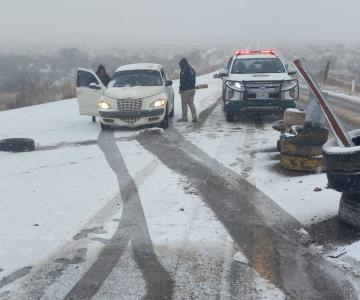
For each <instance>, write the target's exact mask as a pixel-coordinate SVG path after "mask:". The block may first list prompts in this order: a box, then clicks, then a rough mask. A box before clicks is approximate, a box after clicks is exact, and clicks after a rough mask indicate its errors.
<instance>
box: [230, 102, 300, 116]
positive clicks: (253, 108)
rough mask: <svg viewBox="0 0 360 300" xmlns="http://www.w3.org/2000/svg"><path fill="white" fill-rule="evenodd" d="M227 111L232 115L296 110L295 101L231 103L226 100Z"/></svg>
mask: <svg viewBox="0 0 360 300" xmlns="http://www.w3.org/2000/svg"><path fill="white" fill-rule="evenodd" d="M224 105H225V111H228V112H232V113H239V112H247V111H249V112H273V111H279V110H285V109H287V108H295V107H296V103H295V101H294V100H281V101H279V100H249V101H242V100H240V101H229V100H226V101H225V103H224Z"/></svg>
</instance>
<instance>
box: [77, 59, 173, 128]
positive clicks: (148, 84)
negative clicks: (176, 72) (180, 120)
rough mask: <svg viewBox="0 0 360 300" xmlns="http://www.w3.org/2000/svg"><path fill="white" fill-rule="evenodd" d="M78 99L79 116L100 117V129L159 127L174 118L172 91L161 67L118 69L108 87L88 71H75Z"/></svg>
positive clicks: (149, 65) (133, 65)
mask: <svg viewBox="0 0 360 300" xmlns="http://www.w3.org/2000/svg"><path fill="white" fill-rule="evenodd" d="M77 99H78V104H79V111H80V114H81V115H88V116H92V118H93V121H94V120H95V117H96V116H100V124H101V128H102V129H104V130H106V129H110V128H111V127H112V126H121V127H138V126H144V125H159V126H160V127H162V128H167V127H168V125H169V118H172V117H173V116H174V91H173V88H172V81H171V80H168V77H167V76H166V73H165V70H164V67H163V66H162V65H159V64H145V63H144V64H130V65H125V66H122V67H120V68H118V69H117V70H116V71H115V73H114V75H113V77H112V79H111V81H110V82H109V84H108V86H107V87H105V86H104V85H103V84H102V82H101V80H100V79H99V77H98V76H97V75H96V74H95V73H94V72H93V71H91V70H86V69H78V73H77Z"/></svg>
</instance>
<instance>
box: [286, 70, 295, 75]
mask: <svg viewBox="0 0 360 300" xmlns="http://www.w3.org/2000/svg"><path fill="white" fill-rule="evenodd" d="M288 74H289V75H290V76H294V75H296V74H297V71H295V70H291V71H288Z"/></svg>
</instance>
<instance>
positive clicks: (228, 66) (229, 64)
mask: <svg viewBox="0 0 360 300" xmlns="http://www.w3.org/2000/svg"><path fill="white" fill-rule="evenodd" d="M232 60H233V58H232V57H231V58H230V60H229V62H228V64H227V67H226V69H227V70H230V68H231V64H232Z"/></svg>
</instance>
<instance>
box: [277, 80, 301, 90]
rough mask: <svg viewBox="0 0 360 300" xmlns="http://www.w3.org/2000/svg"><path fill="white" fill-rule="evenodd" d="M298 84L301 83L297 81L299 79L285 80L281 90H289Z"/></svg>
mask: <svg viewBox="0 0 360 300" xmlns="http://www.w3.org/2000/svg"><path fill="white" fill-rule="evenodd" d="M298 84H299V82H298V81H297V79H292V80H285V81H284V82H283V85H282V87H281V91H282V92H284V91H289V90H291V89H293V88H294V87H297V86H298Z"/></svg>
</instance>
